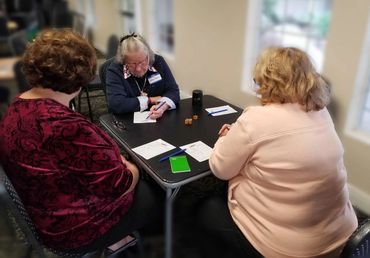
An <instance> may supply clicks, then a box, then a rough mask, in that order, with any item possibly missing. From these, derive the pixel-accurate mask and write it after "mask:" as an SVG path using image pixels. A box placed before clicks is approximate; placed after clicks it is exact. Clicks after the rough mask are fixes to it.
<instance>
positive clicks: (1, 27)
mask: <svg viewBox="0 0 370 258" xmlns="http://www.w3.org/2000/svg"><path fill="white" fill-rule="evenodd" d="M7 22H8V19H7V18H6V17H5V16H0V38H2V37H8V36H9V30H8V25H7Z"/></svg>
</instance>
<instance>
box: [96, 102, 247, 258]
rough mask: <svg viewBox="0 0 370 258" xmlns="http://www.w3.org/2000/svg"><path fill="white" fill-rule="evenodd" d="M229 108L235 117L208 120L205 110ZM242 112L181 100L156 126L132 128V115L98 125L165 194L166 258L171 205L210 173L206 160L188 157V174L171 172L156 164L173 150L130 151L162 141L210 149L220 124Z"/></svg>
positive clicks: (108, 118) (166, 165) (106, 117)
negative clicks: (155, 153) (146, 156)
mask: <svg viewBox="0 0 370 258" xmlns="http://www.w3.org/2000/svg"><path fill="white" fill-rule="evenodd" d="M224 105H230V106H231V107H232V108H234V109H235V110H237V111H238V112H237V113H232V114H227V115H221V116H208V113H207V111H205V108H211V107H217V106H224ZM241 112H242V109H240V108H239V107H236V106H234V105H232V104H230V103H227V102H225V101H223V100H221V99H218V98H216V97H213V96H210V95H205V96H203V105H202V107H200V108H199V107H195V106H193V105H192V99H183V100H181V101H180V104H179V106H178V108H177V109H175V110H170V111H166V112H165V113H164V115H163V117H162V118H160V119H157V122H156V123H144V124H134V123H133V114H126V115H121V116H117V115H115V116H114V115H112V114H106V115H103V116H101V117H100V122H101V124H102V125H103V127H104V128H105V129H106V130H107V131H108V133H109V134H110V135H111V136H112V137H113V138H114V139H115V140H116V141H117V142H118V143H119V145H121V146H122V147H123V149H124V150H125V151H126V152H127V153H128V154H129V155H130V156H131V157H132V159H133V160H134V161H135V162H136V164H138V166H140V167H142V168H143V169H144V170H145V171H146V172H147V173H148V174H149V175H150V176H151V177H152V178H153V179H154V180H155V181H156V182H157V183H158V184H159V185H160V186H161V187H162V188H164V189H165V190H166V210H165V212H166V214H165V216H166V220H165V243H166V248H165V255H166V256H165V257H166V258H170V257H171V255H172V243H171V240H172V204H173V200H174V198H175V197H176V194H177V193H178V191H179V190H180V187H181V186H182V185H184V184H187V183H189V182H192V181H194V180H197V179H199V178H201V177H204V176H206V175H208V174H210V173H211V171H210V169H209V165H208V160H206V161H203V162H198V161H197V160H196V159H194V158H192V157H191V156H190V155H187V154H186V153H183V154H182V155H186V156H187V158H188V161H189V165H190V168H191V172H187V173H176V174H173V173H172V172H171V168H170V163H169V162H168V161H164V162H159V159H160V158H161V157H164V156H166V155H168V154H171V153H173V152H174V151H175V150H176V149H172V150H170V151H168V152H166V153H163V154H160V155H158V156H155V157H153V158H151V159H148V160H146V159H144V158H143V157H141V156H140V155H138V154H136V153H135V152H134V151H132V149H133V148H135V147H138V146H141V145H143V144H146V143H148V142H151V141H154V140H157V139H162V140H164V141H166V142H168V143H170V144H172V145H174V146H176V147H179V146H182V145H186V144H189V143H193V142H196V141H202V142H204V143H205V144H207V145H208V146H210V147H211V148H213V145H214V143H215V142H216V140H217V138H218V135H217V133H218V131H219V129H220V128H221V126H222V125H223V124H226V123H228V124H231V123H233V122H235V120H236V119H237V118H238V117H239V116H240V114H241ZM193 115H197V116H198V119H197V120H193V121H192V125H185V119H187V118H192V116H193Z"/></svg>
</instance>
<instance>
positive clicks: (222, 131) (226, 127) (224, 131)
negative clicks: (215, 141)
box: [218, 124, 231, 137]
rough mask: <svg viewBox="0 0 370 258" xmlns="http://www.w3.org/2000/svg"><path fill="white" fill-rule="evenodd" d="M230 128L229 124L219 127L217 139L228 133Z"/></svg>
mask: <svg viewBox="0 0 370 258" xmlns="http://www.w3.org/2000/svg"><path fill="white" fill-rule="evenodd" d="M230 128H231V125H230V124H224V125H223V126H222V127H221V129H220V131H218V136H219V137H221V136H225V135H226V134H227V133H228V132H229V130H230Z"/></svg>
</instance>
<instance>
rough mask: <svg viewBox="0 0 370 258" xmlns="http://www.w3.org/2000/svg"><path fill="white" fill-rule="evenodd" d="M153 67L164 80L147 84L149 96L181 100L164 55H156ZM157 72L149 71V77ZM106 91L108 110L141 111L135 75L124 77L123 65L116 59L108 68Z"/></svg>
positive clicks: (118, 111)
mask: <svg viewBox="0 0 370 258" xmlns="http://www.w3.org/2000/svg"><path fill="white" fill-rule="evenodd" d="M153 67H154V68H155V69H156V70H157V72H158V73H159V74H160V75H161V77H162V80H160V81H157V82H155V83H153V84H149V83H148V82H147V83H148V84H147V86H146V87H145V92H146V93H147V94H148V97H154V96H162V97H167V98H169V99H171V100H172V101H173V102H174V103H175V104H176V105H177V104H178V103H179V100H180V93H179V87H178V85H177V83H176V81H175V78H174V77H173V75H172V73H171V70H170V68H169V67H168V65H167V63H166V61H165V60H164V59H163V57H162V56H159V55H155V61H154V64H153ZM155 73H156V72H153V71H150V70H148V71H147V77H149V76H151V75H152V74H155ZM106 92H107V100H108V110H109V111H110V112H113V113H116V114H122V113H131V112H136V111H140V103H139V100H138V98H137V97H138V96H140V90H139V89H138V86H137V85H136V82H135V79H134V77H133V76H130V77H128V78H127V79H125V78H124V75H123V65H122V64H119V63H117V62H116V61H115V60H114V61H113V62H112V63H111V64H110V65H109V67H108V68H107V74H106Z"/></svg>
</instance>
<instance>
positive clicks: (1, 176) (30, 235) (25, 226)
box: [0, 165, 46, 258]
mask: <svg viewBox="0 0 370 258" xmlns="http://www.w3.org/2000/svg"><path fill="white" fill-rule="evenodd" d="M0 203H1V207H3V208H4V209H5V210H7V211H8V213H9V212H10V214H11V215H12V216H13V217H14V219H15V221H16V223H17V225H18V226H19V228H20V229H21V231H22V232H23V233H24V234H25V236H26V239H27V241H28V243H29V244H30V245H31V246H32V247H33V249H34V250H35V251H36V253H37V255H38V256H39V257H40V258H46V256H45V253H44V250H43V247H42V244H41V242H40V241H39V239H40V238H39V237H38V235H37V232H36V230H35V226H34V225H33V223H32V221H31V219H30V217H29V216H28V213H27V211H26V209H25V207H24V205H23V203H22V200H21V199H20V198H19V196H18V194H17V192H16V190H15V188H14V187H13V185H12V183H11V182H10V180H9V178H8V177H7V175H6V174H5V171H4V169H3V167H2V166H1V165H0Z"/></svg>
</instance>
